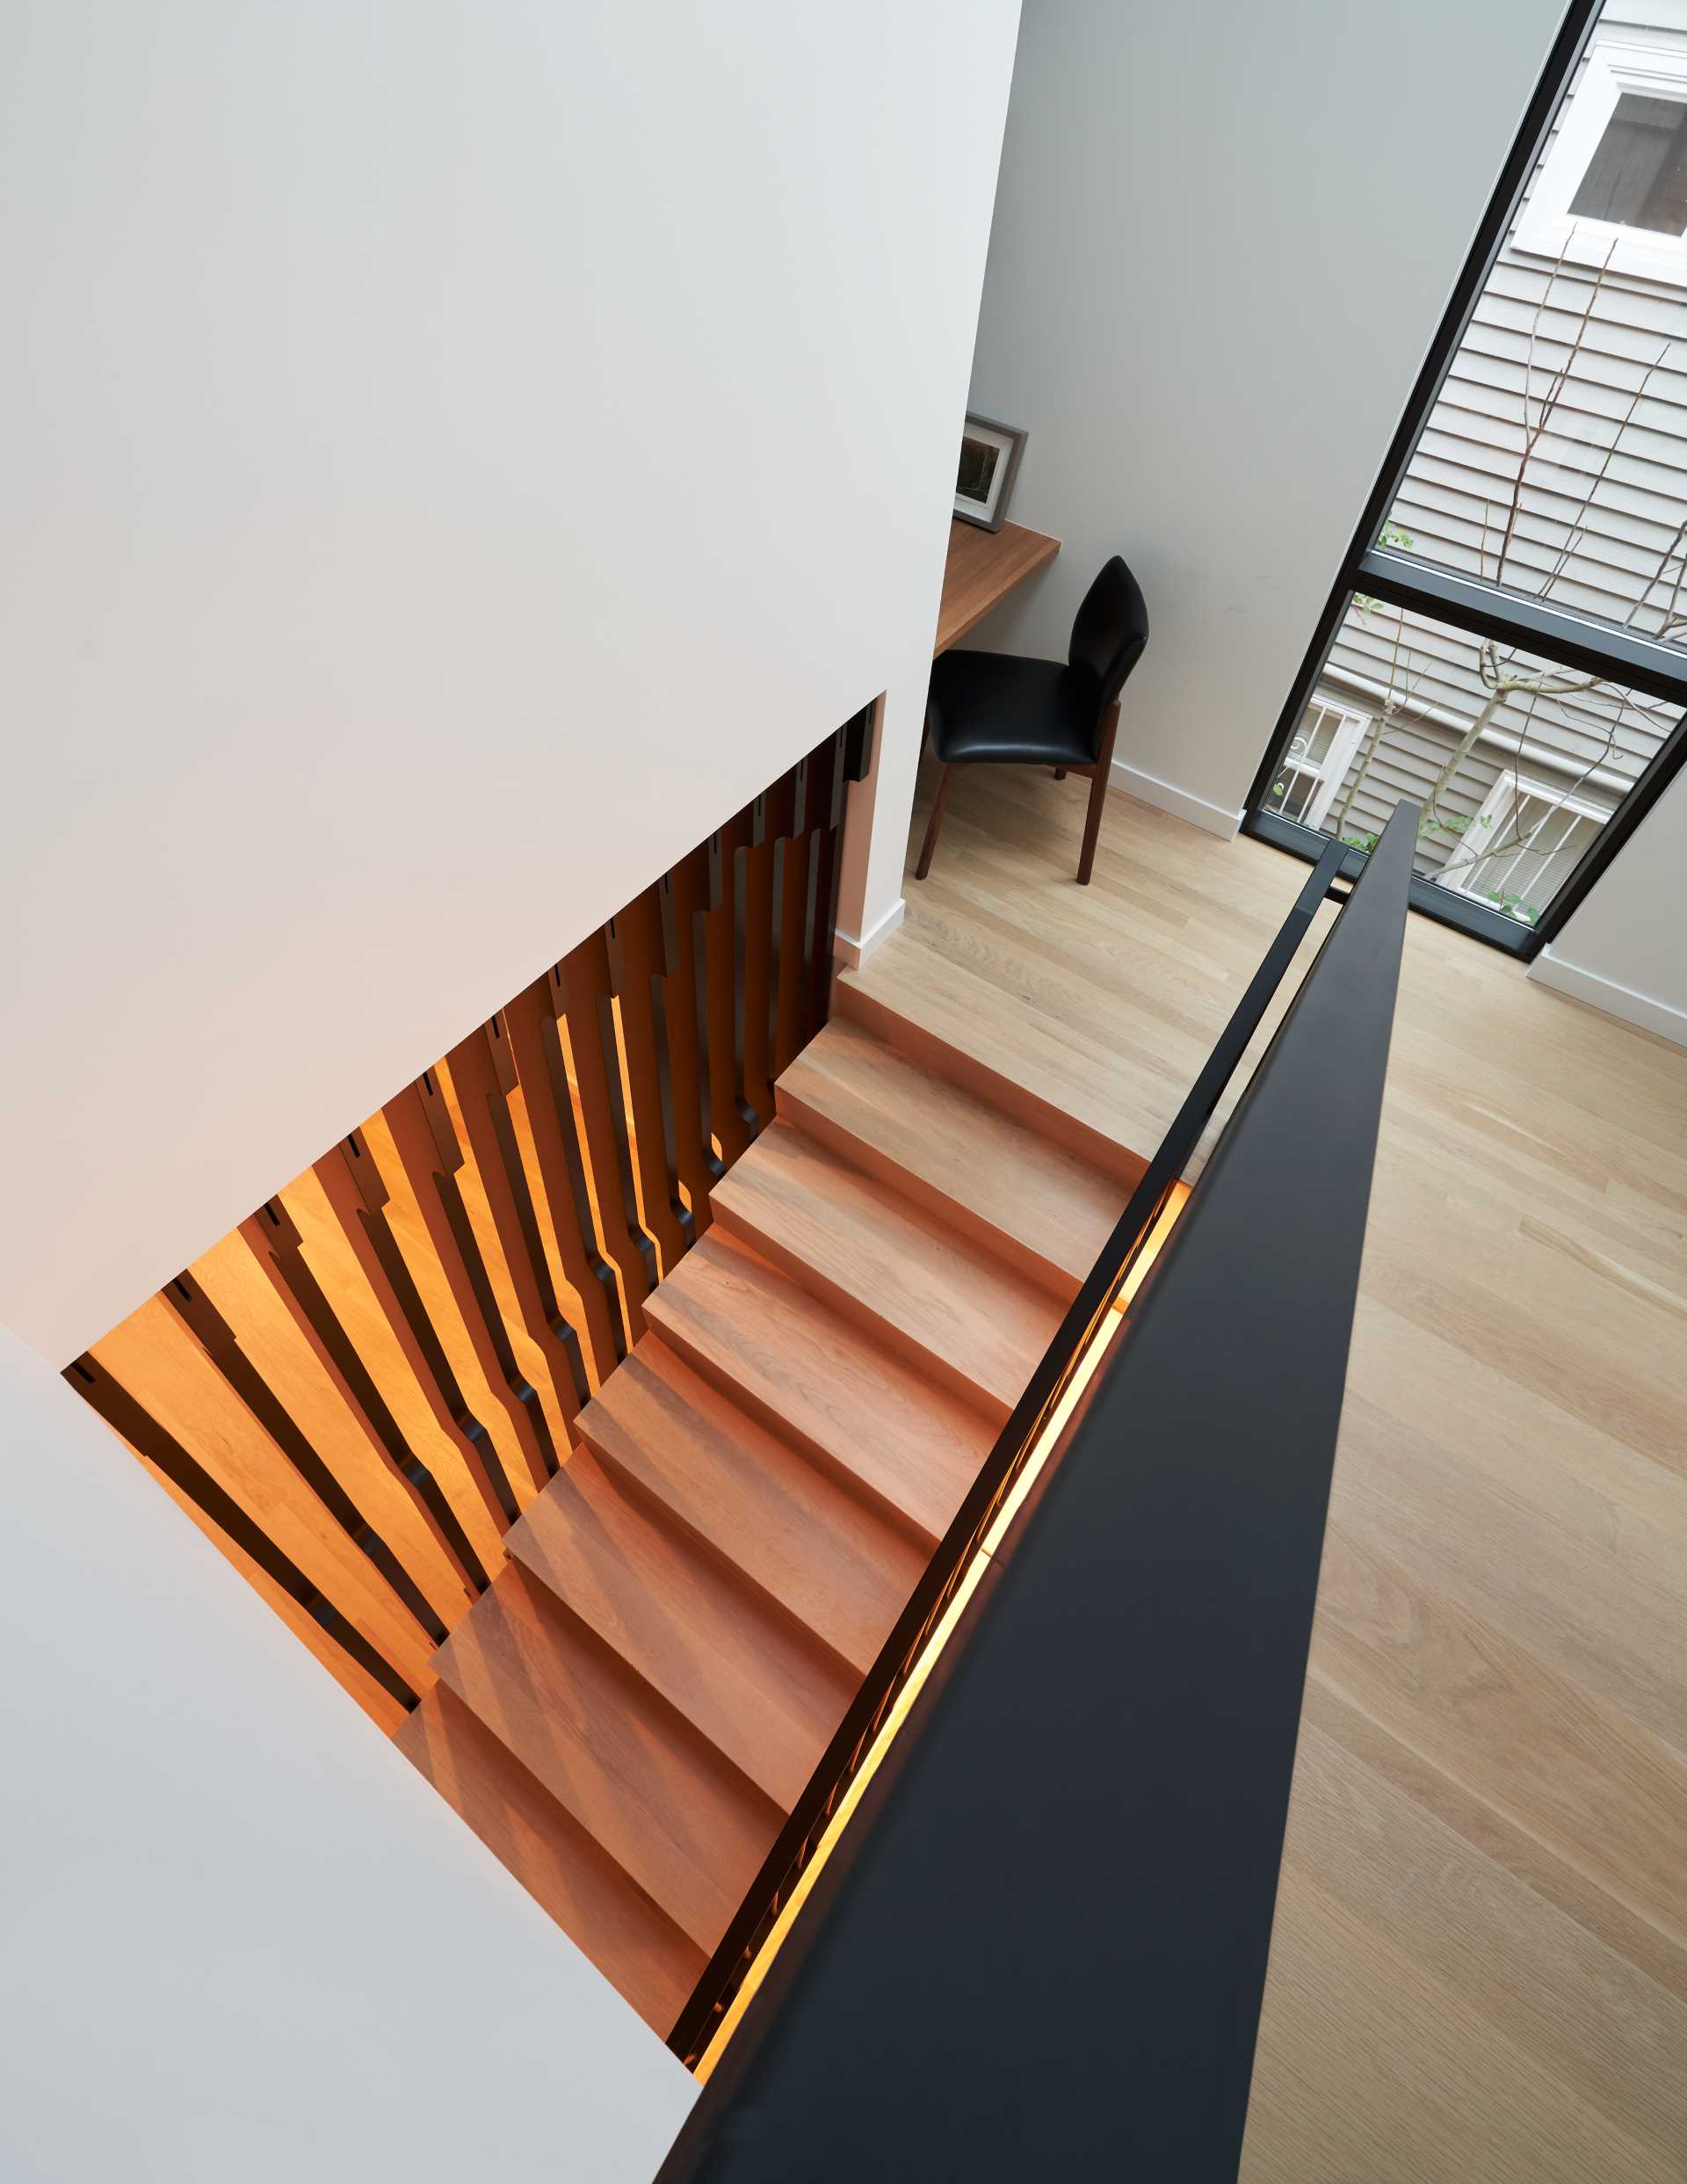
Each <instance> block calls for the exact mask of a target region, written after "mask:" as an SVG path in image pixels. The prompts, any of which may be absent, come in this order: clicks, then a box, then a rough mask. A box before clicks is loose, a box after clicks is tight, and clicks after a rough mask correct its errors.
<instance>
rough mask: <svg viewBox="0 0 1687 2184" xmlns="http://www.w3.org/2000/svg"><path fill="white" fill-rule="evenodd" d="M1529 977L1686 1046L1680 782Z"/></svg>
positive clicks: (1685, 815)
mask: <svg viewBox="0 0 1687 2184" xmlns="http://www.w3.org/2000/svg"><path fill="white" fill-rule="evenodd" d="M1529 975H1530V976H1531V978H1538V979H1539V980H1540V981H1541V983H1543V984H1545V985H1548V986H1553V987H1556V988H1557V989H1558V990H1559V991H1560V992H1561V993H1568V994H1573V995H1574V996H1575V998H1576V999H1577V1000H1578V1001H1587V1002H1590V1003H1591V1004H1592V1005H1593V1006H1594V1007H1595V1008H1598V1009H1604V1010H1606V1011H1607V1012H1609V1013H1610V1014H1611V1015H1612V1016H1620V1017H1623V1018H1625V1019H1626V1020H1627V1021H1628V1022H1629V1023H1631V1024H1638V1025H1640V1027H1641V1029H1642V1030H1644V1031H1651V1032H1656V1033H1658V1034H1660V1035H1661V1036H1662V1037H1663V1038H1665V1039H1673V1040H1674V1041H1676V1044H1677V1045H1679V1046H1687V773H1678V774H1677V775H1676V778H1675V780H1673V781H1672V782H1671V783H1670V785H1669V787H1668V788H1667V789H1665V791H1664V793H1663V795H1662V796H1661V797H1659V799H1658V801H1657V802H1656V803H1655V804H1654V805H1653V807H1652V809H1651V810H1650V811H1649V812H1647V816H1646V817H1645V818H1644V819H1642V820H1641V822H1640V825H1639V827H1638V828H1637V829H1636V830H1635V831H1634V832H1633V834H1632V835H1631V836H1630V837H1629V838H1628V840H1627V841H1626V842H1625V843H1624V845H1623V846H1622V848H1621V849H1620V850H1619V851H1618V853H1617V855H1616V857H1615V858H1614V859H1613V860H1612V861H1611V864H1610V866H1609V867H1607V868H1606V870H1605V873H1604V876H1603V877H1602V878H1601V879H1600V880H1599V881H1598V882H1596V884H1595V886H1594V888H1593V890H1592V892H1591V893H1590V894H1589V896H1588V898H1587V900H1586V902H1584V903H1582V907H1581V909H1580V910H1578V911H1576V912H1575V915H1574V916H1573V917H1572V918H1570V919H1569V921H1568V924H1567V925H1565V927H1564V930H1563V932H1561V933H1560V935H1559V936H1558V938H1557V940H1554V941H1553V942H1552V943H1551V944H1550V946H1548V947H1546V948H1543V949H1542V951H1541V953H1540V954H1539V955H1538V956H1537V957H1536V958H1535V960H1534V961H1533V962H1532V963H1531V965H1530V968H1529Z"/></svg>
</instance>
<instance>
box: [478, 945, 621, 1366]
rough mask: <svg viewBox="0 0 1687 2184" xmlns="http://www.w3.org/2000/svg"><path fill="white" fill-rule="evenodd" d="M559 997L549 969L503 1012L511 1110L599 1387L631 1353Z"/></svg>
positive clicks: (563, 1285) (558, 1269)
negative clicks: (603, 1238) (601, 1243)
mask: <svg viewBox="0 0 1687 2184" xmlns="http://www.w3.org/2000/svg"><path fill="white" fill-rule="evenodd" d="M555 996H556V983H555V980H554V977H553V976H551V975H550V974H549V973H548V972H547V975H546V976H544V977H543V978H536V979H535V980H534V981H533V983H532V985H531V986H529V987H527V988H526V989H525V991H523V992H521V993H518V995H517V996H516V998H515V999H514V1000H513V1001H511V1002H510V1005H509V1006H508V1007H507V1008H506V1009H505V1010H504V1011H503V1027H504V1031H505V1033H506V1034H508V1038H509V1042H510V1056H511V1058H512V1059H513V1061H514V1063H515V1065H516V1075H517V1080H518V1091H517V1092H516V1094H515V1095H513V1096H512V1098H511V1101H510V1114H511V1119H512V1120H513V1121H515V1123H516V1126H517V1133H518V1138H522V1139H524V1140H525V1142H524V1144H523V1151H524V1155H525V1156H527V1157H531V1158H532V1163H533V1179H534V1186H535V1187H534V1189H533V1199H534V1203H535V1206H536V1208H537V1209H538V1211H539V1215H540V1226H541V1231H542V1232H544V1233H545V1234H546V1235H547V1241H548V1242H549V1244H551V1246H552V1248H553V1249H554V1252H555V1256H556V1274H557V1277H558V1279H557V1288H558V1294H559V1295H561V1293H562V1291H563V1290H564V1289H565V1288H566V1289H567V1290H568V1291H570V1292H571V1293H572V1302H573V1304H574V1307H575V1310H576V1313H577V1316H578V1317H577V1321H576V1324H578V1325H579V1327H580V1328H581V1330H582V1331H583V1341H582V1345H581V1346H582V1348H583V1352H584V1354H585V1366H586V1377H587V1380H588V1382H590V1386H591V1388H592V1389H593V1390H594V1391H595V1390H596V1389H599V1388H601V1387H602V1386H603V1384H604V1382H605V1380H606V1379H607V1377H608V1376H609V1375H610V1374H611V1373H612V1372H613V1371H614V1369H615V1367H616V1364H617V1362H618V1360H619V1359H620V1358H621V1357H623V1356H625V1354H626V1333H625V1327H624V1323H623V1322H622V1320H621V1317H620V1302H619V1294H618V1291H617V1288H616V1284H615V1274H614V1270H613V1268H612V1266H610V1264H609V1262H608V1260H607V1259H605V1257H604V1255H603V1253H602V1252H600V1251H599V1250H598V1248H597V1229H596V1227H595V1225H594V1223H593V1221H592V1218H591V1197H590V1192H589V1191H588V1190H587V1188H586V1179H585V1157H584V1154H583V1151H582V1150H581V1145H580V1136H579V1127H578V1124H577V1123H576V1120H575V1112H574V1095H573V1092H572V1091H571V1090H570V1088H569V1085H568V1069H567V1064H566V1063H565V1060H564V1057H563V1053H562V1045H561V1027H560V1026H559V1025H558V1023H557V1019H556V1005H555Z"/></svg>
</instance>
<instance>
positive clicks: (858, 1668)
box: [580, 1412, 871, 1677]
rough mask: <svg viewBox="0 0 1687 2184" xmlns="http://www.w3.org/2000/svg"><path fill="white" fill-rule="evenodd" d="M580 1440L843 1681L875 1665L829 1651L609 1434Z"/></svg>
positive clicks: (633, 1496) (792, 1605)
mask: <svg viewBox="0 0 1687 2184" xmlns="http://www.w3.org/2000/svg"><path fill="white" fill-rule="evenodd" d="M581 1416H582V1418H584V1416H585V1414H584V1412H582V1414H581ZM580 1437H581V1439H582V1440H583V1441H584V1443H585V1445H586V1447H587V1448H589V1449H590V1451H591V1454H592V1455H593V1456H594V1457H595V1458H596V1460H597V1462H599V1463H600V1464H602V1466H603V1468H604V1469H605V1471H606V1472H607V1473H608V1474H609V1476H610V1477H612V1479H613V1480H614V1482H615V1484H616V1485H617V1487H618V1488H619V1490H620V1491H621V1492H622V1493H624V1494H626V1496H627V1497H628V1498H629V1499H630V1500H633V1501H635V1502H636V1503H637V1504H638V1505H639V1506H640V1507H641V1509H642V1510H643V1511H644V1512H645V1513H646V1514H647V1515H648V1517H650V1519H651V1520H652V1521H653V1522H657V1523H662V1524H665V1525H667V1526H669V1527H670V1528H671V1529H672V1530H673V1531H674V1532H675V1533H677V1535H679V1536H680V1537H681V1538H683V1539H684V1542H685V1543H686V1545H687V1546H688V1547H689V1548H691V1549H693V1551H694V1552H696V1553H697V1554H699V1555H701V1556H706V1558H707V1560H708V1561H709V1562H710V1563H712V1564H713V1565H714V1566H715V1567H716V1568H717V1569H719V1570H720V1571H723V1572H724V1573H725V1574H726V1576H727V1577H728V1578H730V1579H731V1581H732V1583H733V1584H734V1585H736V1586H738V1588H739V1589H740V1591H742V1593H743V1595H744V1598H745V1599H746V1600H748V1601H749V1602H750V1603H751V1605H752V1606H753V1607H756V1608H757V1609H759V1610H760V1611H761V1612H762V1613H763V1614H769V1615H775V1616H777V1617H778V1620H779V1622H780V1623H781V1625H783V1626H784V1627H785V1628H786V1629H788V1630H789V1631H790V1632H791V1633H792V1635H793V1636H795V1637H797V1638H800V1639H801V1640H802V1641H803V1642H804V1643H806V1644H807V1645H809V1646H811V1647H813V1648H814V1649H815V1651H817V1652H819V1653H821V1654H822V1655H823V1656H824V1658H825V1659H826V1660H827V1661H828V1662H829V1663H830V1665H832V1667H833V1668H835V1669H836V1672H837V1673H838V1674H839V1675H841V1676H852V1677H859V1676H860V1675H862V1674H863V1673H864V1672H865V1669H866V1668H867V1667H868V1666H869V1665H871V1663H870V1661H851V1660H850V1659H848V1658H846V1656H844V1654H842V1653H840V1652H839V1651H837V1649H836V1646H833V1645H829V1644H828V1643H827V1642H826V1640H825V1639H824V1638H823V1637H822V1636H821V1634H820V1632H819V1631H817V1630H816V1629H814V1627H813V1625H812V1624H810V1623H809V1622H807V1621H806V1620H805V1619H804V1616H803V1612H802V1607H801V1603H800V1601H792V1600H782V1599H781V1598H780V1597H779V1595H778V1593H774V1592H771V1591H770V1590H769V1589H768V1587H767V1586H766V1585H763V1584H761V1583H760V1582H759V1581H758V1580H757V1578H754V1577H752V1576H751V1575H750V1573H749V1571H747V1570H745V1569H743V1568H742V1566H741V1565H740V1564H737V1563H736V1562H735V1561H734V1560H733V1559H732V1557H731V1556H729V1555H728V1554H727V1553H726V1552H725V1551H724V1549H721V1548H720V1547H719V1546H718V1545H717V1544H716V1543H715V1542H714V1541H713V1540H712V1539H710V1538H709V1537H708V1535H706V1533H704V1532H700V1531H699V1529H698V1527H696V1526H695V1525H694V1524H692V1523H691V1522H690V1521H689V1520H688V1519H687V1518H686V1517H685V1516H684V1514H683V1513H681V1512H680V1511H678V1510H677V1509H675V1508H673V1507H672V1506H670V1504H669V1503H667V1502H665V1501H663V1500H662V1498H660V1496H658V1495H656V1494H654V1493H652V1492H651V1491H650V1489H649V1488H648V1486H647V1485H646V1484H645V1483H644V1481H643V1480H642V1479H641V1478H640V1477H639V1476H638V1474H637V1473H636V1472H635V1471H632V1470H629V1469H627V1468H626V1466H625V1465H624V1464H621V1463H619V1462H617V1461H616V1457H615V1449H614V1447H613V1444H612V1441H611V1440H610V1437H609V1436H608V1435H607V1434H600V1433H595V1432H593V1431H592V1430H591V1428H590V1426H585V1427H584V1429H583V1431H582V1433H581V1436H580Z"/></svg>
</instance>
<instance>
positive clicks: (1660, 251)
mask: <svg viewBox="0 0 1687 2184" xmlns="http://www.w3.org/2000/svg"><path fill="white" fill-rule="evenodd" d="M1654 4H1655V5H1657V6H1658V13H1659V16H1660V17H1662V15H1663V13H1664V12H1665V11H1664V9H1663V7H1662V5H1661V4H1658V0H1654ZM1661 27H1662V28H1665V29H1669V26H1666V25H1661ZM1640 37H1641V33H1637V32H1634V31H1633V30H1632V29H1630V28H1629V26H1627V25H1625V35H1624V36H1623V37H1622V38H1620V39H1618V38H1614V37H1613V38H1605V37H1604V36H1603V35H1598V34H1596V38H1595V41H1594V43H1593V44H1592V45H1591V46H1590V47H1589V48H1588V54H1587V58H1586V60H1585V61H1584V62H1583V63H1582V74H1581V76H1580V78H1579V79H1578V81H1577V83H1576V84H1575V91H1574V94H1573V95H1572V97H1571V98H1569V100H1568V102H1567V104H1566V105H1565V108H1564V111H1563V114H1562V116H1561V117H1560V122H1559V126H1558V130H1557V133H1556V134H1555V135H1554V136H1553V140H1552V141H1551V143H1550V144H1549V145H1548V146H1547V148H1546V154H1545V156H1544V157H1543V158H1542V160H1541V162H1540V165H1539V169H1538V171H1537V172H1536V174H1535V176H1534V178H1533V181H1532V183H1531V186H1530V190H1529V194H1528V197H1527V200H1525V202H1524V206H1523V207H1522V209H1521V211H1520V213H1519V214H1518V218H1517V229H1516V232H1515V235H1514V236H1513V243H1514V245H1515V247H1516V248H1517V250H1523V251H1526V252H1528V253H1529V254H1530V256H1531V257H1535V258H1552V259H1554V260H1557V261H1558V262H1559V263H1560V264H1563V265H1577V266H1582V265H1585V266H1588V267H1590V268H1604V271H1605V272H1608V273H1615V274H1632V275H1634V276H1636V277H1638V278H1640V279H1659V280H1670V281H1676V282H1679V281H1681V280H1682V279H1683V278H1687V242H1683V236H1684V235H1687V40H1681V39H1679V38H1677V37H1676V35H1675V34H1674V33H1673V30H1672V29H1669V35H1668V36H1667V37H1660V38H1659V39H1657V40H1656V41H1655V42H1654V43H1645V44H1643V43H1641V42H1640Z"/></svg>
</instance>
